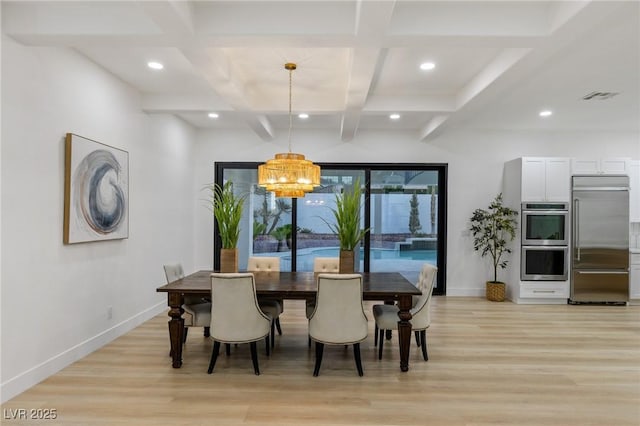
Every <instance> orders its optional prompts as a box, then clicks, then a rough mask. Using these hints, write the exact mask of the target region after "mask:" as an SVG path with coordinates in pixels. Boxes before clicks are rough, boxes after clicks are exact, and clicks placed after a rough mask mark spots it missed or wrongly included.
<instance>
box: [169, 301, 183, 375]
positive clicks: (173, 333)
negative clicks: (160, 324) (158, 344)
mask: <svg viewBox="0 0 640 426" xmlns="http://www.w3.org/2000/svg"><path fill="white" fill-rule="evenodd" d="M167 297H168V299H169V306H170V307H171V309H169V316H170V317H171V319H170V320H169V339H170V340H171V357H172V358H173V368H180V367H181V366H182V339H183V336H182V334H183V333H184V319H183V318H182V314H183V313H184V309H182V303H183V301H184V299H183V297H182V294H180V293H168V296H167Z"/></svg>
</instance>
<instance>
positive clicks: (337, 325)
mask: <svg viewBox="0 0 640 426" xmlns="http://www.w3.org/2000/svg"><path fill="white" fill-rule="evenodd" d="M367 330H368V325H367V317H366V315H365V313H364V308H363V306H362V275H360V274H318V293H317V294H316V307H315V310H314V311H313V313H312V314H311V317H310V318H309V336H310V337H311V338H312V339H313V340H315V341H318V342H320V343H325V344H344V345H348V344H353V343H358V342H361V341H362V340H364V339H366V338H367Z"/></svg>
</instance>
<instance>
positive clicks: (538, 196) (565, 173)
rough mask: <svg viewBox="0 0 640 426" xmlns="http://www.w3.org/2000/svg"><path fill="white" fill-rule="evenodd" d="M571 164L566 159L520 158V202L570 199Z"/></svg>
mask: <svg viewBox="0 0 640 426" xmlns="http://www.w3.org/2000/svg"><path fill="white" fill-rule="evenodd" d="M570 185H571V163H570V162H569V159H568V158H554V157H524V158H522V201H566V202H568V201H569V199H570V194H571V191H570Z"/></svg>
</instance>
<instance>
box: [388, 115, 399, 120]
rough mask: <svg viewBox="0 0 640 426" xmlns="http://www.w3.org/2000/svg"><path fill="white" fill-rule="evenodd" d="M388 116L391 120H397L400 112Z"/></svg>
mask: <svg viewBox="0 0 640 426" xmlns="http://www.w3.org/2000/svg"><path fill="white" fill-rule="evenodd" d="M389 118H390V119H392V120H398V119H400V114H391V115H389Z"/></svg>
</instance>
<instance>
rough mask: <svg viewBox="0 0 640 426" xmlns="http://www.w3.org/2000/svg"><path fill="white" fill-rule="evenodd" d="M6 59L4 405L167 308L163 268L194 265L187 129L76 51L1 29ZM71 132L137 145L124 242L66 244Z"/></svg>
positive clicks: (132, 153)
mask: <svg viewBox="0 0 640 426" xmlns="http://www.w3.org/2000/svg"><path fill="white" fill-rule="evenodd" d="M2 56H3V58H2V124H3V126H2V156H1V159H2V169H1V171H2V216H1V218H2V227H1V232H2V246H3V247H2V248H3V250H2V258H1V259H2V265H1V266H2V268H1V269H2V272H1V277H2V281H1V282H2V289H1V293H2V297H1V302H2V312H1V318H2V323H1V324H2V335H1V336H2V345H1V348H2V376H1V382H2V395H1V397H2V401H6V400H7V399H9V398H11V397H12V396H14V395H16V394H17V393H19V392H21V391H23V390H25V389H26V388H28V387H30V386H32V385H33V384H35V383H37V382H38V381H40V380H42V379H44V378H46V377H48V376H49V375H50V374H53V373H54V372H56V371H58V370H59V369H61V368H62V367H64V366H66V365H68V364H69V363H71V362H73V361H75V360H77V359H79V358H81V357H82V356H84V355H86V354H87V353H89V352H91V351H93V350H95V349H97V348H98V347H100V346H102V345H103V344H105V343H107V342H109V341H110V340H112V339H113V338H115V337H117V336H118V335H120V334H123V333H125V332H126V331H128V330H130V329H132V328H133V327H135V326H136V325H138V324H140V323H141V322H143V321H145V320H146V319H148V318H150V317H152V316H153V315H156V314H157V313H159V312H161V311H163V310H165V309H166V296H165V295H163V294H159V293H156V291H155V289H156V287H158V286H159V285H162V284H164V282H165V278H164V272H163V270H162V264H163V263H167V262H170V261H182V262H183V263H184V266H185V269H186V271H187V272H190V271H192V270H193V245H192V242H193V240H194V235H193V232H194V228H193V221H192V218H193V212H194V207H195V205H196V202H195V199H196V192H197V191H196V189H195V187H194V181H193V172H192V170H191V165H192V163H193V154H194V153H193V140H194V138H195V136H194V134H193V131H192V129H191V127H189V126H187V125H185V124H184V123H183V122H182V121H180V120H178V119H176V118H174V117H172V116H153V117H149V116H147V115H145V114H143V113H141V111H140V106H139V95H138V94H137V92H135V91H134V90H133V89H132V88H130V87H129V86H128V85H127V84H125V83H123V82H122V81H120V80H118V79H116V78H115V77H114V76H113V75H111V74H109V73H107V72H104V71H103V70H102V69H101V68H99V67H98V66H96V65H95V64H94V63H92V62H90V61H88V60H86V59H85V58H83V57H81V56H80V55H78V54H77V53H75V52H73V51H71V50H67V49H62V48H26V47H23V46H21V45H19V44H17V43H15V42H14V41H12V40H11V39H8V38H5V37H3V39H2ZM67 132H72V133H76V134H79V135H82V136H85V137H87V138H90V139H94V140H97V141H100V142H103V143H105V144H108V145H112V146H115V147H118V148H121V149H124V150H126V151H128V152H129V168H130V171H129V188H130V192H129V202H130V211H129V224H130V226H129V230H130V231H129V238H128V239H126V240H119V241H106V242H105V241H103V242H97V243H85V244H75V245H68V246H65V245H63V244H62V223H63V196H64V181H63V176H64V136H65V134H66V133H67ZM108 307H112V311H113V317H112V318H111V319H108V316H107V309H108ZM167 348H168V339H167Z"/></svg>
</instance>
